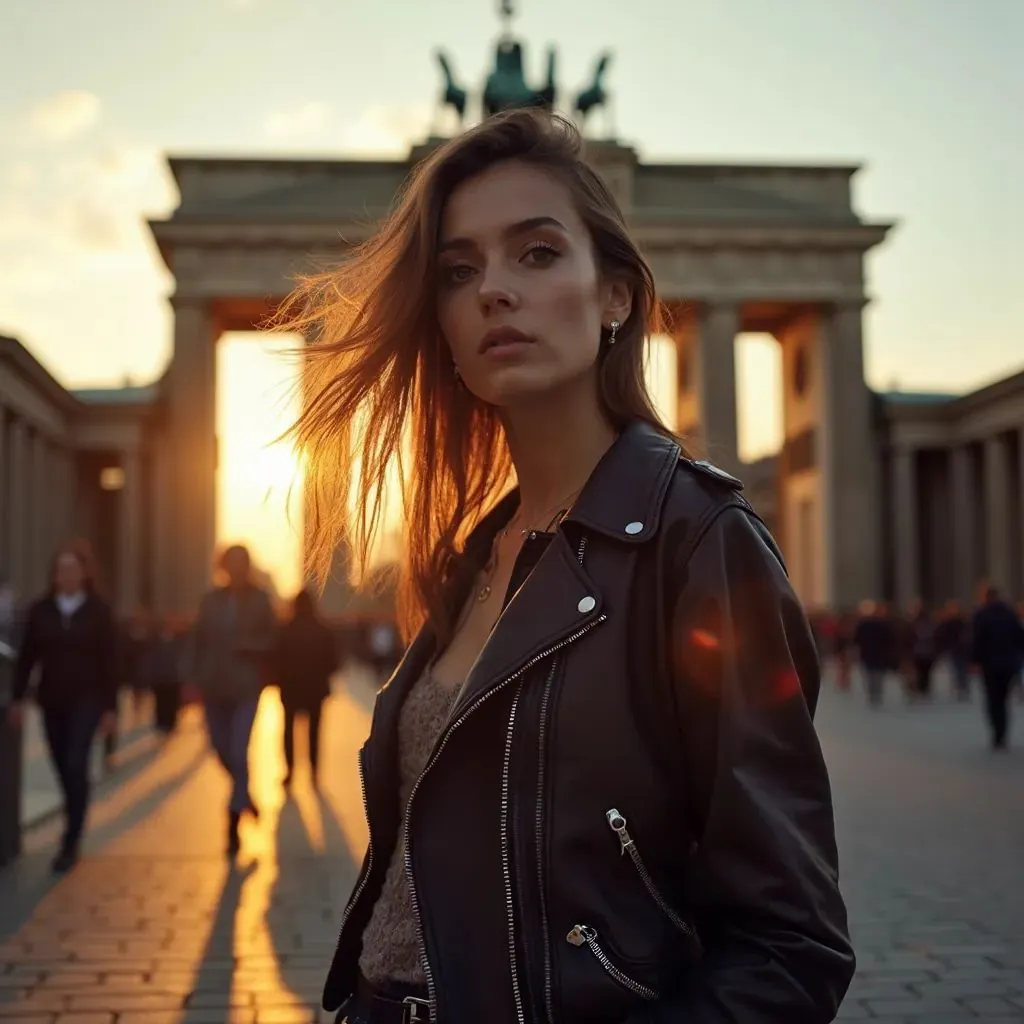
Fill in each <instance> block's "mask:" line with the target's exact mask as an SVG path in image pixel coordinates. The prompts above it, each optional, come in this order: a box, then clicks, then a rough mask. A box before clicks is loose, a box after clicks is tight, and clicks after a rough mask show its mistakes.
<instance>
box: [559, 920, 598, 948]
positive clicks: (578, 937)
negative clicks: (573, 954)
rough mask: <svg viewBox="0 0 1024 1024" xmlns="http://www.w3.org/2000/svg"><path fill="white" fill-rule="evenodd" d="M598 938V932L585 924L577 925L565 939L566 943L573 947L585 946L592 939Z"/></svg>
mask: <svg viewBox="0 0 1024 1024" xmlns="http://www.w3.org/2000/svg"><path fill="white" fill-rule="evenodd" d="M596 938H597V932H595V931H594V929H593V928H590V927H588V926H587V925H585V924H578V925H576V926H575V927H574V928H573V930H572V931H571V932H569V934H568V935H566V937H565V941H566V942H568V943H569V945H571V946H585V945H586V944H587V943H588V942H590V941H591V939H596Z"/></svg>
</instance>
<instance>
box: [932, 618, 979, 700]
mask: <svg viewBox="0 0 1024 1024" xmlns="http://www.w3.org/2000/svg"><path fill="white" fill-rule="evenodd" d="M935 640H936V645H937V647H938V650H939V654H940V655H942V656H944V657H946V658H948V659H949V664H950V667H951V668H952V670H953V687H954V690H955V692H956V697H957V700H967V699H968V698H969V697H970V695H971V629H970V623H969V622H968V620H967V616H966V615H964V613H963V612H962V611H961V610H960V605H959V604H958V603H957V602H956V601H950V602H949V603H948V604H947V605H946V607H945V608H944V609H943V613H942V618H941V619H940V620H939V625H938V629H937V630H936V634H935Z"/></svg>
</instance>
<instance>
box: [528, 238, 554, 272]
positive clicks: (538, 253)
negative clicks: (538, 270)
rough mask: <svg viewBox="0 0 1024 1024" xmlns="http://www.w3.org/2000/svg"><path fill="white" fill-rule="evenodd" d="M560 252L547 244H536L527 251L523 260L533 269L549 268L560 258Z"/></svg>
mask: <svg viewBox="0 0 1024 1024" xmlns="http://www.w3.org/2000/svg"><path fill="white" fill-rule="evenodd" d="M559 255H560V254H559V252H558V250H557V249H555V247H554V246H553V245H548V244H547V243H546V242H535V243H534V244H533V245H531V246H530V248H529V249H528V250H527V251H526V254H525V255H524V256H523V259H524V260H525V261H526V262H527V263H528V264H529V265H530V266H532V267H549V266H550V265H551V264H552V263H554V262H555V260H556V259H558V257H559Z"/></svg>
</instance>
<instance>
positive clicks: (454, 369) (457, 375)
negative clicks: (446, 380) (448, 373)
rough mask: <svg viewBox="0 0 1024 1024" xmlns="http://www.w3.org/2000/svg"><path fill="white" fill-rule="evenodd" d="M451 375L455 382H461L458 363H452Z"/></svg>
mask: <svg viewBox="0 0 1024 1024" xmlns="http://www.w3.org/2000/svg"><path fill="white" fill-rule="evenodd" d="M452 373H454V374H455V379H456V381H461V380H462V374H461V373H459V364H458V363H455V362H453V363H452Z"/></svg>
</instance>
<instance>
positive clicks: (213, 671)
mask: <svg viewBox="0 0 1024 1024" xmlns="http://www.w3.org/2000/svg"><path fill="white" fill-rule="evenodd" d="M219 568H220V570H221V573H222V574H223V576H224V578H225V580H226V583H225V585H224V586H217V587H214V588H212V589H211V590H209V591H208V592H207V593H206V595H205V596H204V597H203V600H202V602H201V604H200V605H199V611H198V613H197V615H196V620H195V622H194V623H193V626H192V631H191V634H190V636H189V640H188V643H187V645H186V653H185V658H184V662H185V671H184V674H185V676H186V678H187V679H188V681H189V682H190V683H191V684H192V685H194V686H195V687H196V688H197V689H198V690H199V692H200V693H202V695H203V705H204V710H205V713H206V728H207V732H208V733H209V737H210V745H211V746H212V747H213V749H214V751H215V752H216V754H217V758H218V760H219V761H220V763H221V765H223V767H224V770H225V771H226V772H227V773H228V775H229V776H230V777H231V796H230V799H229V803H228V848H227V850H228V856H230V857H234V856H235V854H237V853H238V852H239V850H240V849H241V839H240V833H239V824H240V822H241V819H242V815H243V814H244V813H248V814H250V815H251V816H252V817H253V818H256V817H258V816H259V809H258V808H257V807H256V804H255V802H254V801H253V798H252V794H251V793H250V792H249V738H250V736H251V735H252V727H253V723H254V722H255V720H256V709H257V707H258V704H259V697H260V693H261V692H262V690H263V687H264V686H265V685H266V683H267V681H268V680H267V669H268V668H269V667H270V666H269V662H270V657H271V654H272V652H273V647H274V635H275V631H276V629H277V619H276V618H275V617H274V610H273V607H272V605H271V603H270V596H269V595H268V594H267V592H266V591H265V590H264V589H263V588H262V587H259V586H257V585H256V583H255V582H254V580H253V574H252V560H251V559H250V557H249V550H248V548H246V547H244V546H243V545H241V544H233V545H231V546H230V547H228V548H227V549H226V550H225V551H224V553H223V554H222V555H221V557H220V560H219Z"/></svg>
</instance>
